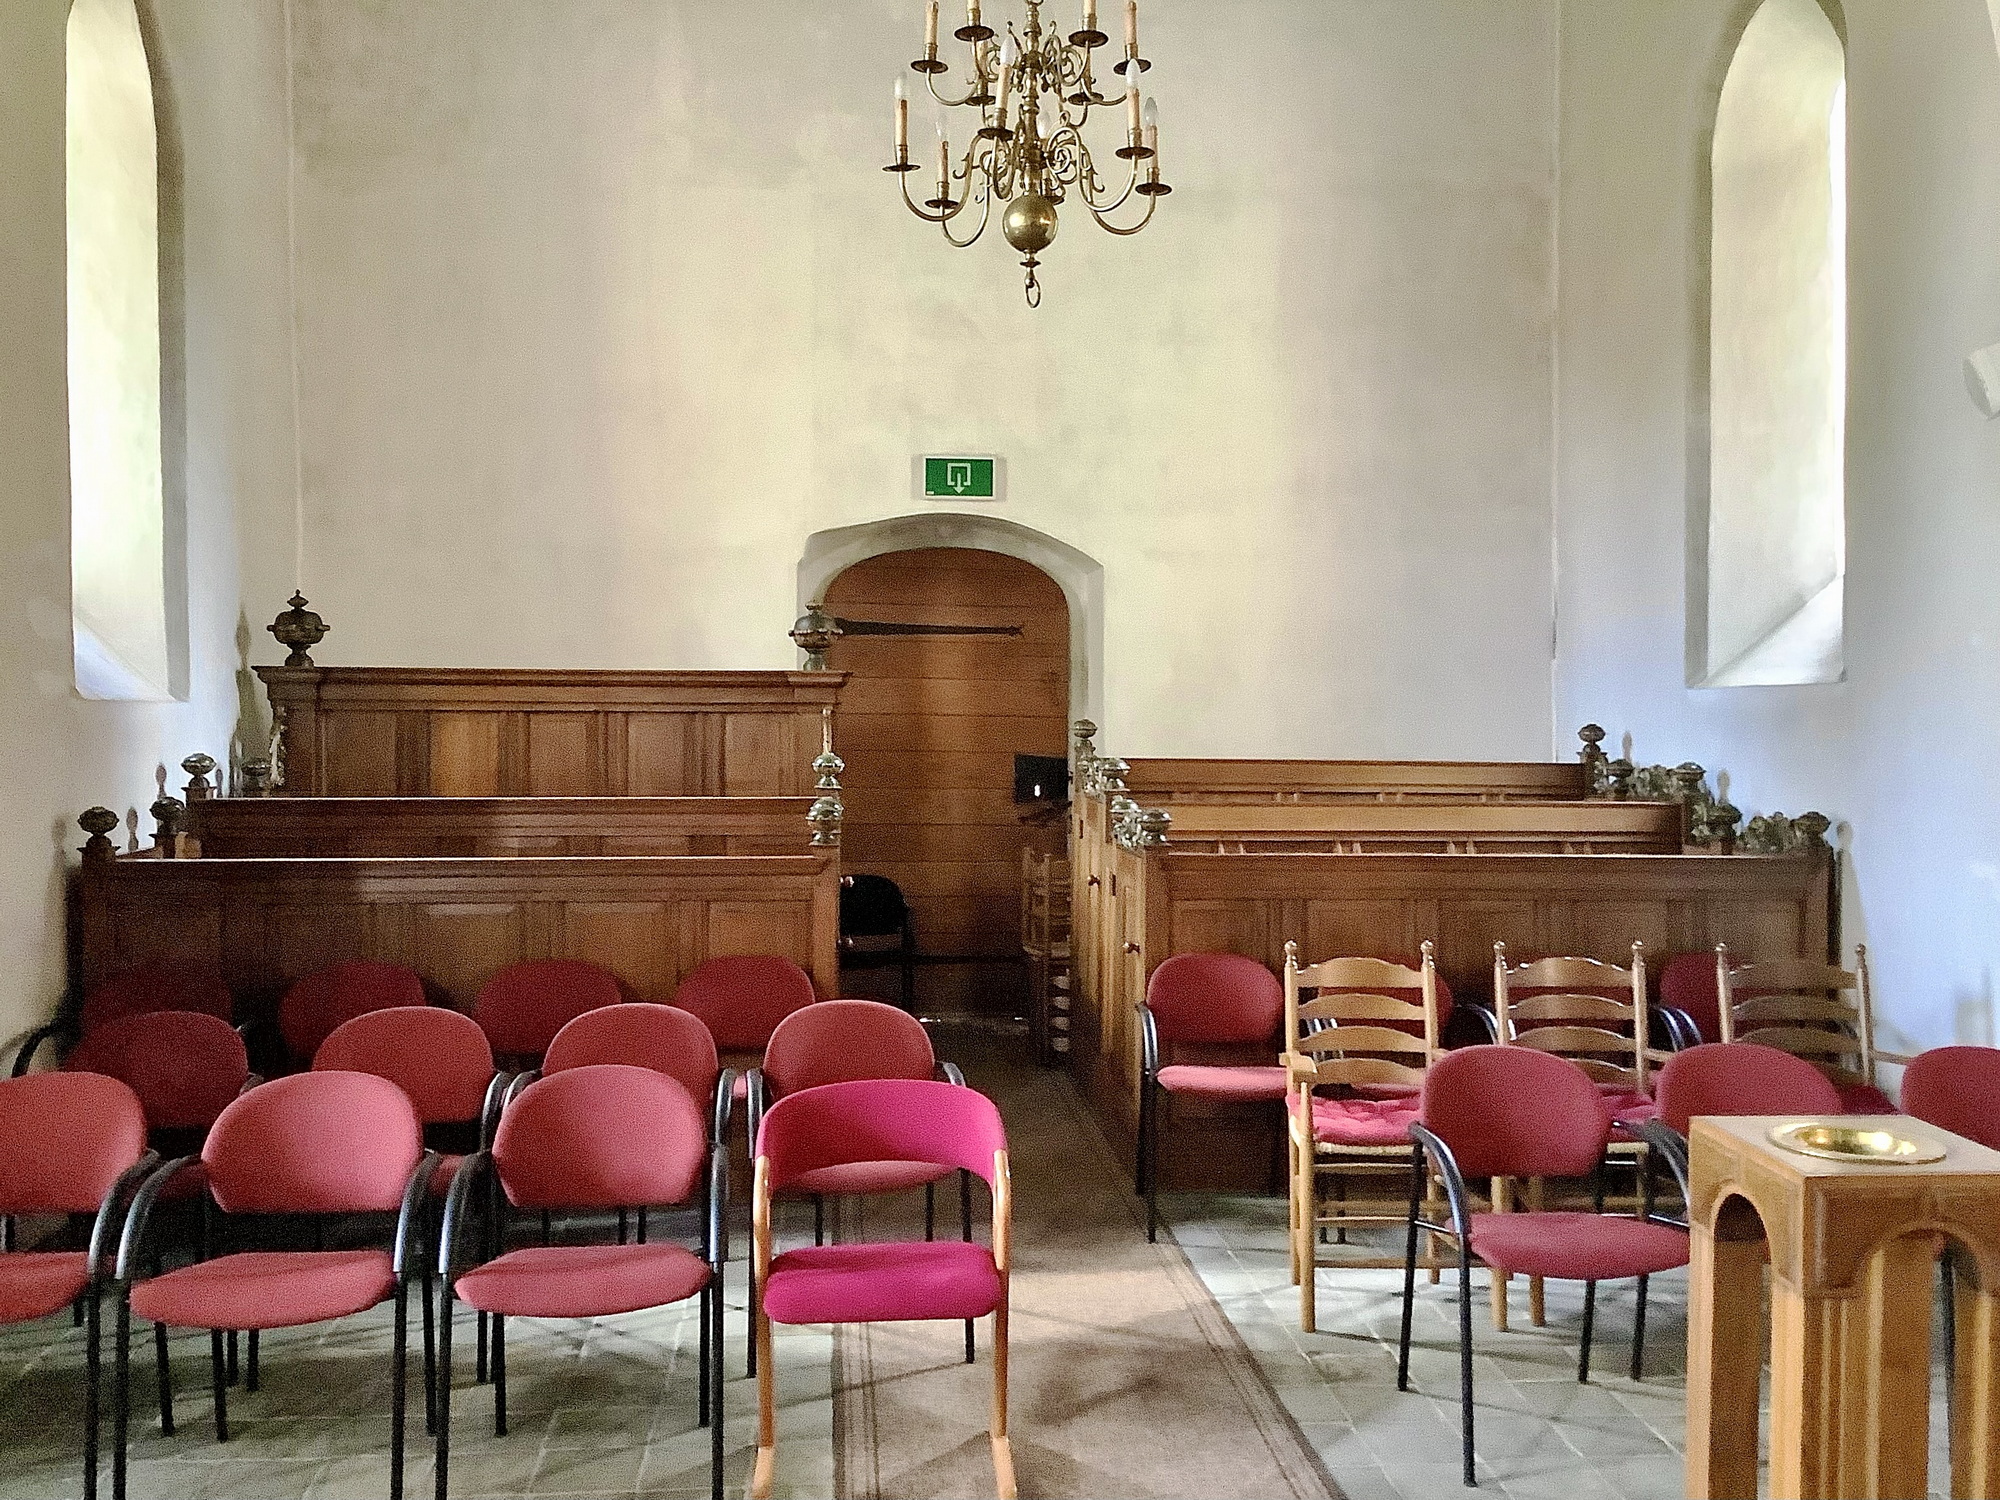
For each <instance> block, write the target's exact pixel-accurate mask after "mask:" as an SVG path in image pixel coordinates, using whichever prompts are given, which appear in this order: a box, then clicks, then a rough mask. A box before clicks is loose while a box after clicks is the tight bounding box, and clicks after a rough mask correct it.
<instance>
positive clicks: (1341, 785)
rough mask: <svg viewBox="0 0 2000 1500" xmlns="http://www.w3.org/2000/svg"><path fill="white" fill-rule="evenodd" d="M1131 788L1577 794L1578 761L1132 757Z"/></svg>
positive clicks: (1238, 797) (1367, 794) (1257, 796)
mask: <svg viewBox="0 0 2000 1500" xmlns="http://www.w3.org/2000/svg"><path fill="white" fill-rule="evenodd" d="M1129 764H1130V767H1131V769H1130V770H1129V771H1127V772H1126V774H1125V778H1124V780H1125V785H1126V787H1127V788H1129V789H1130V791H1131V793H1132V795H1133V796H1134V797H1136V798H1137V799H1138V800H1139V801H1140V802H1142V803H1145V804H1147V805H1148V806H1150V805H1152V804H1153V803H1157V802H1169V803H1171V802H1241V801H1246V800H1260V801H1267V802H1421V801H1430V800H1442V801H1447V802H1465V801H1474V802H1513V801H1555V802H1575V801H1580V800H1581V799H1583V798H1584V797H1586V796H1588V795H1589V793H1590V786H1589V782H1588V778H1587V773H1586V771H1585V769H1584V767H1583V766H1582V765H1580V764H1575V763H1572V764H1568V765H1564V764H1559V763H1555V762H1545V761H1504V760H1488V761H1482V760H1171V759H1156V758H1147V759H1140V760H1134V761H1131V762H1130V763H1129Z"/></svg>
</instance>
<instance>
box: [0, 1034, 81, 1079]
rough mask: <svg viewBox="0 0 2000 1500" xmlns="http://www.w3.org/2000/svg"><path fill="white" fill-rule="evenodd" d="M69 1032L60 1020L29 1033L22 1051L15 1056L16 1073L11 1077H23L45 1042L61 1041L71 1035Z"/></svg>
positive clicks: (22, 1044)
mask: <svg viewBox="0 0 2000 1500" xmlns="http://www.w3.org/2000/svg"><path fill="white" fill-rule="evenodd" d="M69 1031H70V1028H69V1027H68V1026H67V1025H66V1024H65V1023H63V1022H62V1021H59V1020H58V1021H51V1022H49V1023H48V1024H47V1025H46V1026H37V1027H36V1028H35V1029H34V1030H33V1031H31V1032H29V1033H28V1036H27V1040H25V1041H23V1042H22V1043H21V1050H20V1051H18V1052H16V1053H15V1054H14V1071H13V1073H12V1074H11V1075H10V1076H12V1077H15V1078H19V1077H21V1076H22V1075H23V1074H24V1073H26V1072H27V1071H28V1065H29V1064H30V1063H32V1062H33V1061H34V1059H35V1049H36V1048H37V1047H39V1046H41V1045H42V1043H43V1042H52V1041H57V1040H60V1039H61V1038H62V1037H64V1036H67V1035H69Z"/></svg>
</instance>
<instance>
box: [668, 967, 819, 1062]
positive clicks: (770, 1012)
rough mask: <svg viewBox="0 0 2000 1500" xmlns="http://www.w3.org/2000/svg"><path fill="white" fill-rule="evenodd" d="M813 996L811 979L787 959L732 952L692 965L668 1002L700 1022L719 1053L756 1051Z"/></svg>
mask: <svg viewBox="0 0 2000 1500" xmlns="http://www.w3.org/2000/svg"><path fill="white" fill-rule="evenodd" d="M817 998H818V997H817V996H816V995H815V994H814V993H813V985H812V979H811V978H810V977H809V976H808V975H807V973H806V971H805V970H804V969H801V968H800V967H799V966H798V965H797V964H795V963H793V962H792V961H791V960H790V959H789V958H781V957H779V956H777V955H775V954H733V955H729V956H726V957H722V958H711V959H708V960H707V961H705V962H703V963H700V964H697V965H695V967H694V968H693V969H692V970H691V971H689V973H688V975H687V977H686V978H684V979H682V980H681V982H680V985H679V987H678V988H677V989H675V991H674V1004H675V1005H677V1006H679V1007H680V1008H681V1009H682V1010H686V1011H692V1012H693V1013H694V1014H695V1015H697V1016H700V1017H701V1019H702V1021H703V1022H704V1023H706V1025H707V1026H708V1029H709V1031H710V1033H711V1034H712V1035H713V1036H714V1037H715V1045H716V1046H717V1047H719V1048H721V1049H722V1050H723V1051H724V1052H757V1051H761V1050H762V1049H763V1047H764V1044H765V1043H766V1042H768V1041H770V1039H771V1033H772V1032H774V1031H776V1030H777V1029H778V1023H779V1022H780V1021H782V1020H784V1019H785V1017H786V1016H789V1015H790V1014H791V1013H792V1012H793V1011H795V1010H799V1009H802V1008H803V1007H805V1006H808V1005H811V1004H812V1003H813V1001H814V1000H815V999H817Z"/></svg>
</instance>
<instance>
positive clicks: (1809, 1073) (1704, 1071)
mask: <svg viewBox="0 0 2000 1500" xmlns="http://www.w3.org/2000/svg"><path fill="white" fill-rule="evenodd" d="M1710 967H1711V968H1712V967H1713V965H1711V966H1710ZM1653 1097H1654V1100H1655V1102H1656V1103H1657V1104H1658V1105H1659V1114H1658V1115H1657V1117H1655V1118H1654V1119H1652V1120H1649V1121H1646V1122H1644V1123H1642V1124H1640V1125H1638V1126H1637V1127H1636V1129H1637V1131H1638V1133H1639V1134H1640V1135H1641V1136H1643V1137H1644V1138H1645V1140H1646V1142H1647V1143H1648V1144H1649V1145H1651V1146H1652V1147H1653V1148H1654V1150H1656V1151H1659V1152H1661V1153H1662V1154H1663V1155H1665V1156H1666V1157H1667V1158H1669V1159H1671V1160H1672V1161H1673V1162H1674V1164H1675V1166H1676V1169H1677V1170H1678V1171H1679V1172H1680V1174H1681V1175H1682V1176H1685V1175H1686V1172H1687V1159H1688V1147H1687V1133H1688V1122H1689V1121H1690V1120H1692V1119H1694V1118H1695V1116H1697V1115H1794V1114H1796V1115H1837V1114H1841V1113H1844V1111H1843V1110H1842V1108H1841V1099H1840V1090H1838V1089H1837V1088H1835V1087H1834V1086H1833V1083H1832V1082H1831V1080H1829V1079H1828V1078H1827V1076H1826V1075H1825V1074H1824V1073H1822V1072H1820V1070H1819V1069H1818V1068H1815V1067H1814V1066H1813V1065H1812V1064H1811V1063H1809V1062H1807V1061H1806V1060H1805V1059H1804V1058H1800V1057H1794V1056H1792V1055H1791V1054H1790V1053H1789V1052H1780V1051H1779V1050H1778V1049H1777V1048H1775V1047H1764V1046H1759V1045H1758V1044H1757V1043H1755V1042H1704V1043H1702V1044H1701V1045H1700V1046H1698V1047H1690V1048H1688V1049H1687V1050H1686V1051H1685V1052H1676V1053H1675V1054H1674V1055H1673V1056H1672V1057H1670V1058H1668V1059H1667V1060H1666V1062H1665V1063H1664V1064H1662V1065H1661V1067H1660V1071H1659V1072H1658V1073H1656V1074H1655V1075H1654V1077H1653ZM1651 1186H1652V1183H1651V1180H1650V1178H1649V1179H1648V1181H1647V1188H1648V1190H1649V1191H1650V1189H1651Z"/></svg>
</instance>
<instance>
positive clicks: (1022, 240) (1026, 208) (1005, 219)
mask: <svg viewBox="0 0 2000 1500" xmlns="http://www.w3.org/2000/svg"><path fill="white" fill-rule="evenodd" d="M1000 230H1001V233H1003V234H1005V235H1006V236H1007V243H1008V244H1010V245H1012V246H1013V247H1014V248H1015V249H1016V250H1019V251H1020V252H1021V253H1022V254H1023V255H1034V254H1036V253H1037V252H1038V251H1041V250H1046V249H1047V248H1048V246H1049V243H1050V241H1052V240H1054V239H1055V237H1056V206H1055V205H1054V204H1053V203H1051V202H1049V200H1048V199H1046V198H1044V197H1043V196H1042V195H1041V194H1040V193H1023V194H1022V195H1021V196H1020V197H1018V198H1016V199H1015V200H1014V201H1013V202H1011V203H1009V204H1008V205H1007V212H1006V213H1005V214H1003V215H1001V218H1000Z"/></svg>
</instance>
